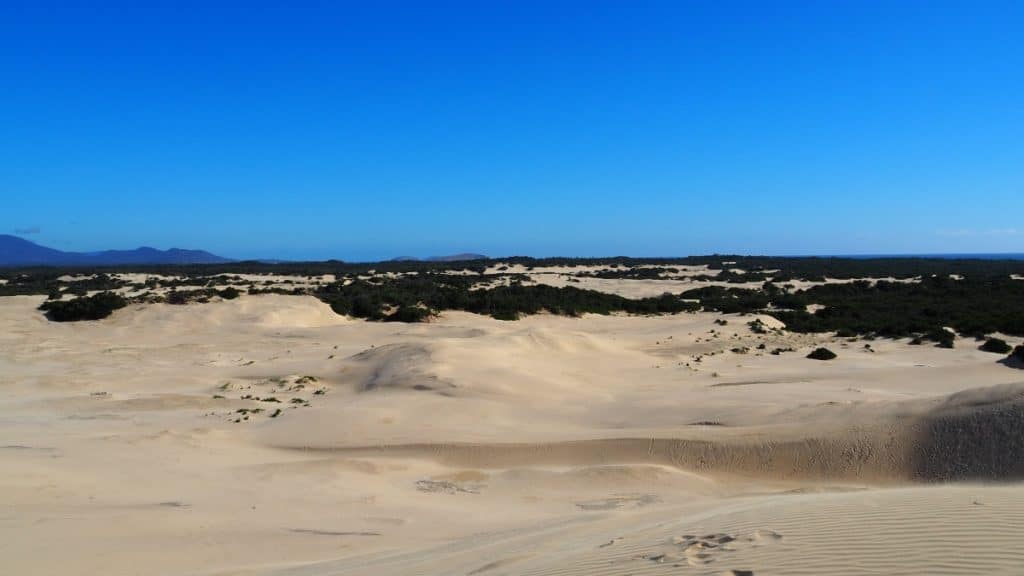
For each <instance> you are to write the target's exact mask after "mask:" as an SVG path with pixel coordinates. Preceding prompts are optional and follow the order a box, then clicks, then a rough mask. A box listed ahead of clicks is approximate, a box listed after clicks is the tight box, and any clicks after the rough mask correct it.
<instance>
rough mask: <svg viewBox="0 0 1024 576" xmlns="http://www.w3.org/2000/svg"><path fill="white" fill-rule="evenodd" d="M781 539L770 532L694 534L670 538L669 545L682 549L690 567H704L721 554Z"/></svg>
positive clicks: (657, 558)
mask: <svg viewBox="0 0 1024 576" xmlns="http://www.w3.org/2000/svg"><path fill="white" fill-rule="evenodd" d="M781 539H782V535H781V534H779V533H778V532H774V531H772V530H755V531H754V532H752V533H750V534H741V535H736V534H727V533H725V532H716V533H713V534H705V535H703V536H698V535H695V534H684V535H682V536H676V537H674V538H672V541H671V543H672V544H674V545H675V546H678V547H680V548H682V558H685V560H686V563H687V564H689V565H691V566H704V565H707V564H710V563H712V562H714V561H716V560H718V559H719V557H720V556H722V555H723V553H729V552H735V551H737V550H741V549H743V548H747V547H756V546H764V545H767V544H771V543H773V542H776V541H778V540H781ZM668 558H672V559H673V560H674V559H675V558H674V557H673V555H671V554H662V555H660V556H651V557H647V559H648V560H654V561H658V562H664V561H665V559H668ZM724 574H734V575H737V576H742V575H745V574H753V572H752V571H750V570H731V571H727V572H724Z"/></svg>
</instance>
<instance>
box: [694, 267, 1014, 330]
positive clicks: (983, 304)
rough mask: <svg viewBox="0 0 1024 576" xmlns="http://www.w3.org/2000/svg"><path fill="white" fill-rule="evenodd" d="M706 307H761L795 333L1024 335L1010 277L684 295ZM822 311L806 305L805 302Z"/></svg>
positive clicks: (766, 287) (767, 286)
mask: <svg viewBox="0 0 1024 576" xmlns="http://www.w3.org/2000/svg"><path fill="white" fill-rule="evenodd" d="M683 297H686V298H694V299H697V300H699V301H700V302H701V304H702V305H703V307H704V308H705V309H707V310H717V311H720V312H726V313H750V312H763V313H766V314H769V315H771V316H774V317H775V318H777V319H779V320H781V321H782V322H784V323H785V324H786V328H787V329H788V330H790V331H793V332H837V333H839V334H840V335H844V336H845V335H863V334H873V335H877V336H882V337H914V336H923V337H925V338H928V339H932V340H936V341H948V340H950V339H951V337H947V336H945V335H944V332H945V333H948V331H944V327H947V326H948V327H950V328H952V329H954V330H956V331H957V332H958V333H960V334H964V335H968V336H977V337H980V336H984V335H986V334H991V333H994V332H1002V333H1004V334H1011V335H1015V336H1024V281H1021V280H1013V279H1011V278H1009V277H1008V276H1006V277H1003V276H995V277H988V278H964V279H963V280H953V279H951V278H948V277H946V276H935V277H926V278H923V279H922V280H921V281H920V282H886V281H879V282H877V283H874V284H872V283H870V282H866V281H854V282H849V283H835V284H825V285H821V286H814V287H812V288H808V289H806V290H798V291H786V290H783V289H781V288H779V287H778V286H777V285H775V284H773V283H766V284H765V285H764V286H762V287H761V288H760V289H757V290H750V289H741V288H720V287H705V288H700V289H696V290H690V291H687V292H685V293H683ZM810 305H818V306H821V308H820V309H817V310H815V311H814V312H809V311H808V306H810Z"/></svg>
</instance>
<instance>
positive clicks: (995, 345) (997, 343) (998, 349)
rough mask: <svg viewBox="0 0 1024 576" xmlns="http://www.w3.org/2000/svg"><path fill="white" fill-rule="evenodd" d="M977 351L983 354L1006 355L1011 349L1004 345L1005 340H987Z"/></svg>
mask: <svg viewBox="0 0 1024 576" xmlns="http://www.w3.org/2000/svg"><path fill="white" fill-rule="evenodd" d="M978 350H981V351H983V352H992V353H994V354H1008V353H1009V352H1010V351H1011V350H1013V347H1012V346H1010V345H1009V344H1007V343H1006V340H1000V339H999V338H989V339H988V340H985V343H984V344H982V345H981V346H979V347H978Z"/></svg>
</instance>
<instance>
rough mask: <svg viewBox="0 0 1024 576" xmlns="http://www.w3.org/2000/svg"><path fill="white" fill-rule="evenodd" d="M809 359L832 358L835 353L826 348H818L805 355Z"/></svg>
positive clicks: (834, 356)
mask: <svg viewBox="0 0 1024 576" xmlns="http://www.w3.org/2000/svg"><path fill="white" fill-rule="evenodd" d="M807 357H808V358H810V359H811V360H834V359H835V358H836V353H835V352H833V351H831V350H829V349H828V348H818V349H816V350H814V351H813V352H811V353H810V354H808V355H807Z"/></svg>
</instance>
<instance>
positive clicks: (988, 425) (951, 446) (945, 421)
mask: <svg viewBox="0 0 1024 576" xmlns="http://www.w3.org/2000/svg"><path fill="white" fill-rule="evenodd" d="M913 456H914V459H913V462H912V468H911V470H912V476H913V478H915V479H919V480H926V481H950V480H1021V479H1024V388H1022V387H1021V386H1020V385H1015V386H1014V385H1010V386H995V387H991V388H983V389H978V390H968V391H965V392H961V393H958V394H954V395H952V396H950V397H949V399H948V400H947V402H946V403H945V404H944V405H942V406H940V407H939V408H937V409H936V410H935V411H934V412H933V413H932V414H929V415H928V416H927V417H925V418H924V419H923V420H922V421H921V422H920V424H919V426H918V434H917V446H916V449H915V450H914V452H913Z"/></svg>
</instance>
